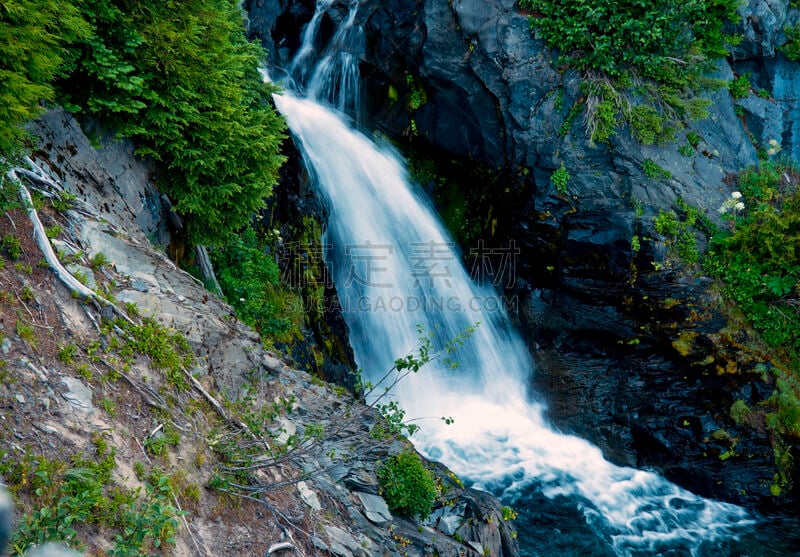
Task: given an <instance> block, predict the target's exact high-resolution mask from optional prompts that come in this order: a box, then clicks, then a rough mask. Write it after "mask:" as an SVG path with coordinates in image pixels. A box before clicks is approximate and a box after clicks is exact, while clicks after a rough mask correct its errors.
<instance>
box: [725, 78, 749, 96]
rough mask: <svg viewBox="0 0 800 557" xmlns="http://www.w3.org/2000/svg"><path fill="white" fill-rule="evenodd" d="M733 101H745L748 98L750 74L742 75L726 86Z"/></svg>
mask: <svg viewBox="0 0 800 557" xmlns="http://www.w3.org/2000/svg"><path fill="white" fill-rule="evenodd" d="M728 89H729V90H730V92H731V96H732V97H733V98H734V99H745V98H747V97H749V96H750V74H742V75H740V76H739V77H737V78H736V79H734V80H733V81H731V82H730V83H729V84H728Z"/></svg>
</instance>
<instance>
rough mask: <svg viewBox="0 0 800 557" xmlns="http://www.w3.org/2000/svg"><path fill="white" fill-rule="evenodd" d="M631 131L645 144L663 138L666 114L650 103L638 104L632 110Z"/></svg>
mask: <svg viewBox="0 0 800 557" xmlns="http://www.w3.org/2000/svg"><path fill="white" fill-rule="evenodd" d="M631 133H632V134H633V137H635V138H636V140H637V141H639V142H640V143H642V144H644V145H652V144H653V143H655V142H656V141H659V140H663V135H664V116H662V115H661V114H659V113H658V111H657V110H656V109H655V108H654V107H652V106H648V105H638V106H635V107H633V110H632V111H631Z"/></svg>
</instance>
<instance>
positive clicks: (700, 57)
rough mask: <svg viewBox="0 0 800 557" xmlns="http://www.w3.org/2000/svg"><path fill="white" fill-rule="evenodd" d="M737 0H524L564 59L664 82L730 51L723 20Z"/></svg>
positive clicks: (679, 79)
mask: <svg viewBox="0 0 800 557" xmlns="http://www.w3.org/2000/svg"><path fill="white" fill-rule="evenodd" d="M738 4H739V2H738V0H693V1H689V2H686V1H683V0H655V1H653V0H634V1H631V2H604V1H603V0H574V1H573V2H567V3H564V2H554V1H553V0H520V5H521V6H522V7H523V8H526V9H529V10H532V11H533V12H534V13H535V14H536V15H535V16H534V17H533V18H532V20H531V25H532V26H533V27H535V28H536V29H538V30H539V32H540V33H541V34H542V37H543V38H544V39H545V41H546V42H547V44H548V46H549V47H551V48H556V49H558V50H559V51H560V52H561V54H562V57H563V60H564V61H565V62H566V63H568V64H569V65H571V66H572V67H575V68H577V69H580V70H590V71H599V72H602V73H604V74H606V75H608V76H610V77H622V76H624V75H627V74H629V73H634V74H636V75H637V76H639V77H641V78H646V79H653V80H655V81H658V82H663V83H685V82H688V81H691V80H692V79H693V78H694V75H693V74H694V73H695V72H697V71H698V70H700V69H702V68H704V67H705V64H706V62H707V61H708V60H709V59H713V58H719V57H722V56H725V55H726V54H727V51H726V49H725V43H726V40H730V39H729V38H728V37H726V36H725V35H724V34H723V32H722V26H723V23H724V20H725V19H726V18H729V19H731V20H733V19H734V18H736V17H737V15H736V8H737V6H738Z"/></svg>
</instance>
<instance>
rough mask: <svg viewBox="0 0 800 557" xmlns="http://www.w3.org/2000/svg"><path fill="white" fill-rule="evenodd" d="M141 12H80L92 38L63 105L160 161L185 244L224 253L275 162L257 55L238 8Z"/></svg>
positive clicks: (271, 179)
mask: <svg viewBox="0 0 800 557" xmlns="http://www.w3.org/2000/svg"><path fill="white" fill-rule="evenodd" d="M141 4H142V5H137V6H135V7H134V6H132V5H128V4H127V3H119V2H114V1H112V0H100V1H98V2H85V3H82V4H81V8H82V10H83V15H84V18H85V19H86V20H87V21H89V22H90V24H91V28H92V34H91V36H90V37H89V38H88V39H85V40H81V41H76V42H75V43H74V44H73V46H72V55H73V57H74V59H75V64H74V70H73V71H72V72H71V73H70V75H69V76H68V77H67V78H65V79H63V80H61V81H60V82H59V83H58V86H59V92H60V95H61V97H62V100H63V101H64V102H65V104H66V105H67V106H68V107H70V108H71V109H72V110H80V111H83V112H87V113H89V114H91V115H93V116H96V117H99V118H101V119H103V120H104V121H105V122H107V123H110V124H112V125H113V126H114V127H115V129H116V130H117V131H118V132H119V133H120V134H122V135H127V136H132V137H134V138H136V139H137V142H138V144H139V151H138V152H139V153H140V154H141V155H146V156H150V157H152V158H154V159H156V160H157V161H160V162H161V168H160V172H159V184H160V186H161V187H162V189H163V190H164V191H165V192H167V193H168V194H169V195H170V196H171V197H172V198H173V201H174V202H175V208H176V210H177V211H178V212H179V213H181V214H182V215H184V216H185V217H187V227H188V230H189V238H190V241H192V242H194V243H199V244H208V245H222V244H224V243H225V241H227V240H228V239H229V238H230V237H231V235H232V234H233V233H235V231H237V230H239V229H240V228H242V227H243V226H245V225H247V224H248V222H249V221H250V219H251V218H252V216H253V215H254V214H255V213H256V212H257V211H258V210H259V209H261V208H263V206H264V201H265V198H266V197H267V196H269V195H270V193H271V190H272V186H273V184H274V183H275V182H276V181H277V171H278V168H279V166H280V165H281V163H282V162H283V158H282V156H281V155H280V144H281V141H282V140H283V131H284V128H285V126H284V123H283V120H282V119H281V118H280V117H279V116H278V115H277V114H276V112H275V111H274V110H273V108H272V106H271V105H270V103H269V99H270V94H271V92H272V89H271V88H270V87H269V86H267V85H265V84H264V83H263V80H262V78H261V76H260V75H259V73H258V66H259V64H260V63H261V62H262V59H263V51H262V50H261V47H260V46H258V45H257V44H255V43H250V42H248V41H247V40H246V38H245V34H244V25H243V13H242V11H241V9H240V7H239V3H238V2H237V1H236V0H188V1H186V2H156V1H151V0H147V1H145V2H142V3H141Z"/></svg>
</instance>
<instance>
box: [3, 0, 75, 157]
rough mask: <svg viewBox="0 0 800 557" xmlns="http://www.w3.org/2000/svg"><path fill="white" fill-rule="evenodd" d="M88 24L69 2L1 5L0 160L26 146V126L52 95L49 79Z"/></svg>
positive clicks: (43, 0)
mask: <svg viewBox="0 0 800 557" xmlns="http://www.w3.org/2000/svg"><path fill="white" fill-rule="evenodd" d="M88 32H89V27H88V25H87V24H86V22H85V21H83V19H82V18H81V17H80V14H79V12H78V10H77V9H76V8H75V6H74V5H73V3H72V2H71V1H69V0H25V1H24V2H3V4H2V5H0V158H9V157H12V156H13V155H15V154H16V153H18V152H19V151H21V150H22V148H23V147H24V140H25V137H26V134H25V131H24V130H23V128H22V126H23V125H24V124H25V122H27V121H28V120H30V119H31V118H35V117H36V116H37V115H38V114H39V113H40V112H41V110H42V107H41V102H42V101H43V100H45V101H46V100H49V99H52V98H53V94H54V93H53V87H52V85H51V82H52V80H53V78H54V77H55V76H56V74H57V73H58V71H59V70H60V69H61V68H62V67H63V65H65V66H67V67H68V63H69V52H68V51H67V50H66V48H65V45H66V43H67V42H70V41H73V40H77V39H79V38H81V37H85V36H86V35H87V34H88Z"/></svg>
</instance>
